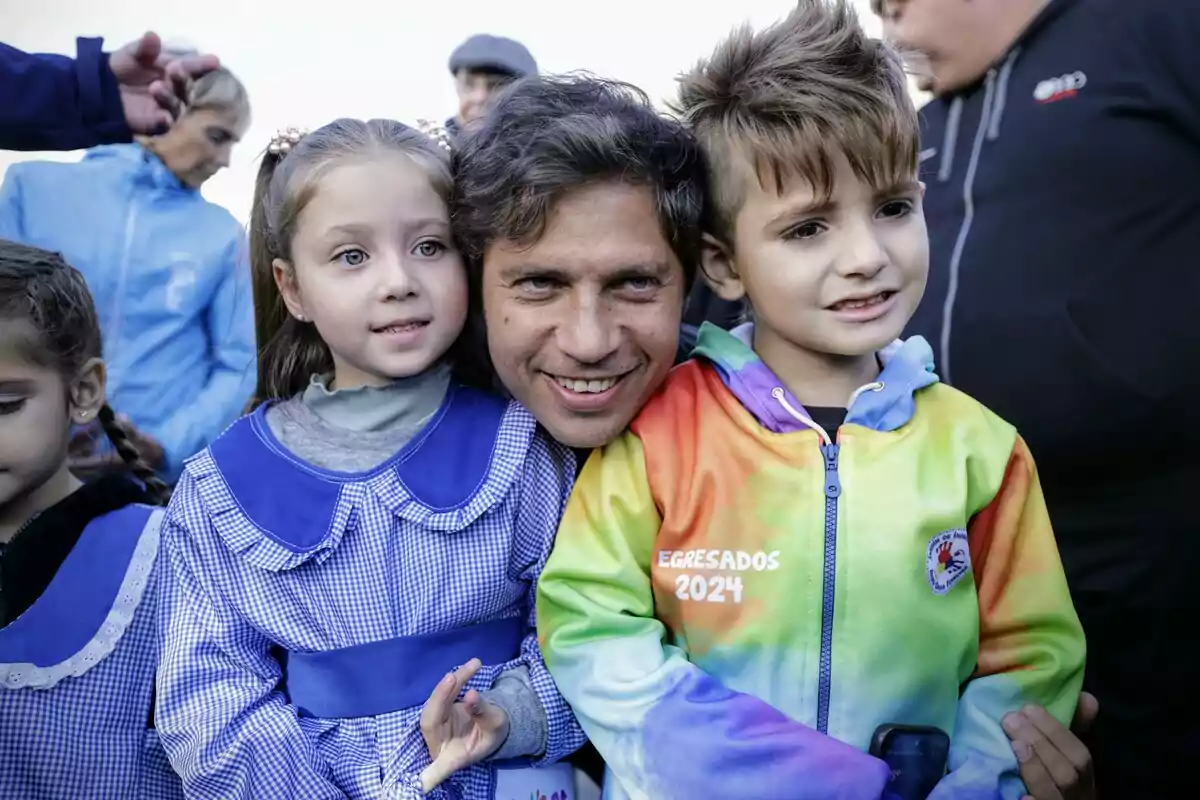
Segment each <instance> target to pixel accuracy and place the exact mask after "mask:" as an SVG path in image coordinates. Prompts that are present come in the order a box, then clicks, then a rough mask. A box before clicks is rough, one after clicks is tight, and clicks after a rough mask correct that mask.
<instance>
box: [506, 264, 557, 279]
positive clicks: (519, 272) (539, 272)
mask: <svg viewBox="0 0 1200 800" xmlns="http://www.w3.org/2000/svg"><path fill="white" fill-rule="evenodd" d="M523 278H546V279H549V280H554V281H559V282H561V283H570V282H571V276H570V275H569V274H568V273H567V272H566V271H565V270H563V269H562V268H560V267H549V266H543V265H540V264H513V265H511V266H508V267H505V268H504V269H502V270H500V279H501V280H503V281H504V282H505V283H512V282H514V281H519V280H521V279H523Z"/></svg>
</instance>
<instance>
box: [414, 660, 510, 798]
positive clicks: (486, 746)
mask: <svg viewBox="0 0 1200 800" xmlns="http://www.w3.org/2000/svg"><path fill="white" fill-rule="evenodd" d="M481 666H483V664H482V663H481V662H480V661H479V659H478V658H472V659H471V660H470V661H468V662H467V663H466V664H465V665H463V666H461V667H459V668H458V669H456V670H455V671H454V672H451V673H449V674H448V675H446V677H444V678H442V680H441V682H440V683H438V685H437V687H436V688H435V689H434V690H433V694H431V695H429V699H428V700H427V701H425V708H424V709H422V711H421V735H422V736H424V737H425V745H426V746H427V747H428V748H429V757H430V758H431V759H432V763H430V765H429V766H428V767H427V768H426V769H425V771H424V772H422V773H421V785H422V791H425V792H428V791H430V790H432V789H433V788H434V787H436V786H438V785H439V784H441V783H442V781H444V780H446V779H447V778H449V777H450V776H451V775H453V774H454V773H455V772H457V771H458V770H460V769H462V768H463V767H469V766H470V765H471V764H474V763H476V762H478V761H482V760H483V759H485V758H487V757H488V756H490V755H491V754H492V753H494V752H496V750H497V749H498V748H499V747H500V745H502V744H503V743H504V740H505V739H506V738H507V737H508V715H507V714H505V713H504V710H503V709H501V708H500V707H499V706H496V705H493V704H492V703H489V702H487V701H486V700H484V699H483V698H482V697H480V696H479V692H477V691H475V690H474V689H470V690H468V691H467V693H466V694H465V695H463V697H462V699H461V700H459V699H457V698H458V695H459V693H460V692H462V690H463V687H464V686H465V685H466V684H467V681H469V680H471V678H473V677H474V676H475V673H476V672H478V671H479V668H480V667H481Z"/></svg>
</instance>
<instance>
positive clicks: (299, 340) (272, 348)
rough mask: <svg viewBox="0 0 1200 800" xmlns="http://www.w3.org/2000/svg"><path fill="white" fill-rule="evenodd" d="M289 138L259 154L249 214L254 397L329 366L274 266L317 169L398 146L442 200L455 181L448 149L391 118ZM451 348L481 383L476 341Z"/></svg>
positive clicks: (296, 386) (302, 381)
mask: <svg viewBox="0 0 1200 800" xmlns="http://www.w3.org/2000/svg"><path fill="white" fill-rule="evenodd" d="M293 138H294V139H295V141H290V140H287V139H284V140H283V146H282V147H280V146H277V145H273V146H272V147H271V148H270V149H269V150H268V152H267V153H266V154H265V155H264V156H263V159H262V164H261V165H260V166H259V169H258V179H257V184H256V186H255V192H254V206H253V209H252V211H251V215H250V265H251V269H252V271H253V274H254V321H255V329H256V333H257V337H258V347H259V354H258V388H257V390H256V391H255V399H254V405H258V404H260V403H262V402H265V401H266V400H270V399H274V398H283V397H290V396H292V395H294V394H296V393H297V392H300V391H302V390H303V389H304V387H305V386H306V385H308V381H309V379H310V377H311V376H312V375H314V374H321V373H326V372H329V371H331V370H332V369H333V358H332V356H331V355H330V352H329V348H328V347H327V346H326V344H325V342H324V341H322V340H321V337H320V335H319V334H318V333H317V329H316V327H315V326H314V325H313V324H312V323H310V322H300V321H299V320H297V319H295V318H294V317H293V316H292V315H291V314H289V313H288V310H287V306H286V305H285V304H284V301H283V296H282V295H281V294H280V292H279V287H278V286H276V284H275V277H274V274H273V269H272V263H273V262H274V260H275V259H277V258H278V259H283V260H285V261H291V260H292V252H291V244H292V240H293V237H294V236H295V233H296V221H297V219H299V217H300V213H301V212H302V211H303V210H304V207H305V206H306V205H307V204H308V203H309V202H310V201H311V200H312V198H313V196H314V194H315V192H316V188H317V184H318V182H319V181H320V180H321V177H322V176H323V175H325V174H326V173H327V172H328V171H329V170H330V169H331V168H332V167H333V166H334V165H336V164H337V163H338V162H339V161H341V160H343V159H346V158H358V159H361V158H371V157H375V156H382V155H385V154H386V155H392V154H397V153H399V154H402V155H405V156H407V157H409V158H411V159H412V160H413V161H414V162H415V163H416V164H417V165H418V166H419V167H421V168H422V170H423V171H424V172H425V174H426V175H427V176H428V177H429V181H430V183H431V184H432V186H433V188H434V190H435V191H436V192H437V193H438V196H439V197H441V198H442V200H443V201H446V200H447V199H448V198H449V196H450V189H451V185H452V179H451V176H450V161H449V156H448V155H447V153H446V152H445V150H444V149H443V148H442V147H441V146H439V144H438V143H436V142H435V141H434V140H433V139H432V138H430V137H429V136H427V135H426V134H424V133H422V132H420V131H418V130H416V129H414V128H410V127H408V126H407V125H404V124H403V123H400V122H395V121H394V120H389V119H372V120H368V121H366V122H364V121H362V120H357V119H338V120H334V121H333V122H331V123H329V124H328V125H325V126H324V127H322V128H318V129H317V130H315V131H312V132H311V133H307V134H304V135H303V136H295V137H293ZM277 144H278V143H277ZM468 327H469V326H468ZM452 352H453V353H454V355H453V356H452V358H453V361H454V364H455V366H456V367H457V368H459V369H460V370H461V368H462V367H463V366H464V365H466V364H472V365H473V366H472V367H470V368H469V369H468V372H467V374H466V375H465V376H464V375H460V377H465V378H467V382H469V383H475V384H478V383H480V382H481V375H480V374H479V373H478V372H477V370H478V369H479V368H480V366H479V362H478V360H477V358H478V354H479V348H476V347H474V346H473V345H469V344H467V343H466V342H465V341H464V337H460V340H459V342H458V343H456V345H455V348H452ZM471 370H476V371H475V372H472V371H471Z"/></svg>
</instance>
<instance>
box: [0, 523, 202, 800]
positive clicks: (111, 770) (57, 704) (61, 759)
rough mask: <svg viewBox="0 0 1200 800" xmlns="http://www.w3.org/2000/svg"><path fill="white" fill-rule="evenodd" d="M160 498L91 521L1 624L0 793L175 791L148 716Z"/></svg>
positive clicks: (26, 799)
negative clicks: (38, 588)
mask: <svg viewBox="0 0 1200 800" xmlns="http://www.w3.org/2000/svg"><path fill="white" fill-rule="evenodd" d="M162 519H163V513H162V510H161V509H154V508H152V507H150V506H144V505H130V506H126V507H124V508H121V509H118V510H116V511H111V512H109V513H107V514H104V515H103V516H100V517H97V518H96V519H94V520H92V521H91V522H90V523H89V524H88V525H87V527H86V528H85V529H84V530H83V532H82V534H81V535H80V537H79V540H78V541H77V542H76V543H75V546H74V547H73V548H72V549H71V552H70V553H69V554H68V555H67V558H66V559H65V560H64V561H63V563H62V566H61V567H59V569H58V572H57V573H56V574H55V576H54V578H53V580H51V582H50V584H49V585H48V586H47V587H46V590H45V591H44V592H43V593H42V595H41V596H40V597H39V598H38V599H37V600H36V601H35V602H34V603H33V605H31V606H30V607H29V608H28V609H26V610H25V612H24V613H23V614H21V616H19V617H17V618H16V619H15V620H13V621H12V622H11V623H9V624H8V625H6V626H5V627H4V628H3V629H0V798H3V800H60V798H61V799H62V800H76V798H87V800H179V798H182V797H183V789H182V786H181V784H180V781H179V778H178V777H177V776H176V775H175V773H174V772H173V771H172V770H171V767H170V765H169V764H168V763H167V759H166V755H165V754H164V753H163V750H162V746H161V744H160V743H159V739H158V735H157V734H156V733H155V731H154V730H153V729H152V728H150V727H149V722H150V705H151V695H152V692H153V687H154V671H155V666H156V662H157V646H156V628H157V626H156V624H155V623H156V614H155V612H156V606H157V593H158V582H159V579H160V578H161V573H162V570H161V569H160V568H159V566H158V558H157V556H158V552H159V527H160V524H161V522H162Z"/></svg>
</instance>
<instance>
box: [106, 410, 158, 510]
mask: <svg viewBox="0 0 1200 800" xmlns="http://www.w3.org/2000/svg"><path fill="white" fill-rule="evenodd" d="M98 416H99V419H100V427H102V428H103V429H104V434H105V435H106V436H107V437H108V440H109V441H110V442H112V445H113V447H114V448H116V451H117V455H119V456H120V457H121V460H122V461H124V462H125V464H126V466H128V467H129V470H130V471H131V472H132V473H133V474H134V476H136V477H137V479H138V480H140V481H141V482H142V483H143V484H145V486H146V489H147V490H148V491H149V492H150V494H151V495H153V496H154V499H155V500H156V501H158V503H159V504H160V505H166V502H167V501H168V500H170V499H171V487H169V486H167V484H166V483H164V482H163V480H162V478H159V477H158V474H157V473H156V472H155V471H154V468H153V467H151V466H150V465H149V464H147V463H146V462H145V460H144V459H143V458H142V454H141V453H140V452H138V449H137V445H135V444H134V443H133V438H132V436H131V433H130V431H129V429H128V428H127V427H126V426H125V425H124V423H122V422H121V421H120V420H119V419H117V415H116V414H114V413H113V410H112V409H111V408H109V407H108V404H105V405H104V406H102V407H101V408H100V413H99V415H98Z"/></svg>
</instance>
